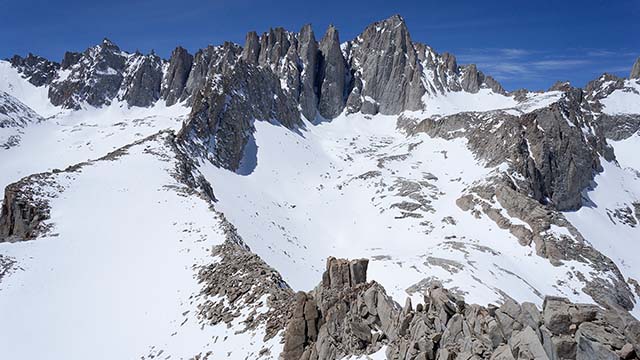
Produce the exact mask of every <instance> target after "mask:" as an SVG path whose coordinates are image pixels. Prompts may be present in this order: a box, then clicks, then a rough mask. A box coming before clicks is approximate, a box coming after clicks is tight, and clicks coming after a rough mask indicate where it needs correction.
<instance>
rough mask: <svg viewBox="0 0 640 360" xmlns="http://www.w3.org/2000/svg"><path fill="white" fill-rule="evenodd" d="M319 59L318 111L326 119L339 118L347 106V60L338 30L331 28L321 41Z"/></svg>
mask: <svg viewBox="0 0 640 360" xmlns="http://www.w3.org/2000/svg"><path fill="white" fill-rule="evenodd" d="M319 49H320V56H319V59H318V89H319V94H318V97H319V103H318V111H319V113H320V115H322V116H323V117H324V118H326V119H332V118H334V117H336V116H338V115H339V114H340V113H341V112H342V110H343V108H344V105H345V60H344V57H343V56H342V51H341V50H340V38H339V37H338V30H337V29H336V28H335V27H334V26H333V25H331V26H329V28H328V29H327V32H326V33H325V35H324V37H323V38H322V40H321V41H320V46H319Z"/></svg>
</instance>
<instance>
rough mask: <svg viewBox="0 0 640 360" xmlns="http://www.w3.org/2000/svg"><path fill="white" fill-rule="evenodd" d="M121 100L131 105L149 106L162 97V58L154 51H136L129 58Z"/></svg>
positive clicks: (120, 92)
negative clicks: (144, 52) (142, 52)
mask: <svg viewBox="0 0 640 360" xmlns="http://www.w3.org/2000/svg"><path fill="white" fill-rule="evenodd" d="M125 69H126V70H125V72H124V76H123V79H122V84H121V85H120V91H119V97H118V98H119V100H124V101H126V102H127V104H128V105H129V106H140V107H148V106H151V105H153V104H154V103H155V102H156V101H157V100H158V99H160V85H161V83H162V59H160V57H159V56H157V55H156V54H154V53H151V54H149V55H142V54H140V53H135V54H133V55H131V56H129V58H128V59H127V62H126V64H125Z"/></svg>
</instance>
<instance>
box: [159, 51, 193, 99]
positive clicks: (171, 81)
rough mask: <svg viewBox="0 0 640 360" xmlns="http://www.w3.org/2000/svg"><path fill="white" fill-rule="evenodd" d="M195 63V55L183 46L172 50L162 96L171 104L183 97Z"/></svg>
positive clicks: (163, 81) (163, 82)
mask: <svg viewBox="0 0 640 360" xmlns="http://www.w3.org/2000/svg"><path fill="white" fill-rule="evenodd" d="M192 65H193V55H191V54H189V52H188V51H187V50H185V49H184V48H183V47H181V46H178V47H177V48H175V49H174V50H173V51H172V52H171V58H170V59H169V67H168V68H167V71H166V72H165V74H164V79H163V80H162V90H161V94H160V96H161V97H162V98H164V99H166V101H167V105H169V106H171V105H173V104H175V103H177V102H178V101H179V100H180V98H181V97H182V93H183V91H184V88H185V86H186V85H187V79H188V78H189V72H191V66H192Z"/></svg>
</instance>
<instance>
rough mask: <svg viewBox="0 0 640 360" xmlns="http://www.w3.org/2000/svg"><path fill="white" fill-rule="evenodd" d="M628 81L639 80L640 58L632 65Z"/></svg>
mask: <svg viewBox="0 0 640 360" xmlns="http://www.w3.org/2000/svg"><path fill="white" fill-rule="evenodd" d="M629 79H640V57H638V59H637V60H636V62H635V63H633V67H632V68H631V73H630V74H629Z"/></svg>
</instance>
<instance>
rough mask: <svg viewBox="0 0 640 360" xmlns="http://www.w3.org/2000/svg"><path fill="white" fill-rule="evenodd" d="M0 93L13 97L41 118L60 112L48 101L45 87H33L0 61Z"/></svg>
mask: <svg viewBox="0 0 640 360" xmlns="http://www.w3.org/2000/svg"><path fill="white" fill-rule="evenodd" d="M0 91H4V92H6V93H8V94H10V95H11V96H13V97H15V98H16V99H18V100H19V101H21V102H22V103H24V104H25V105H27V106H28V107H29V108H31V109H33V111H35V112H36V113H37V114H38V115H40V116H42V117H45V118H46V117H49V116H51V115H54V114H56V113H57V112H59V111H60V109H59V108H57V107H55V106H53V105H52V104H51V102H50V101H49V95H48V87H47V86H40V87H37V86H34V85H33V84H31V83H30V82H28V81H26V80H25V79H24V78H23V77H22V76H21V75H20V73H19V72H18V70H17V69H16V68H14V67H12V66H11V63H9V62H8V61H5V60H0Z"/></svg>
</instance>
